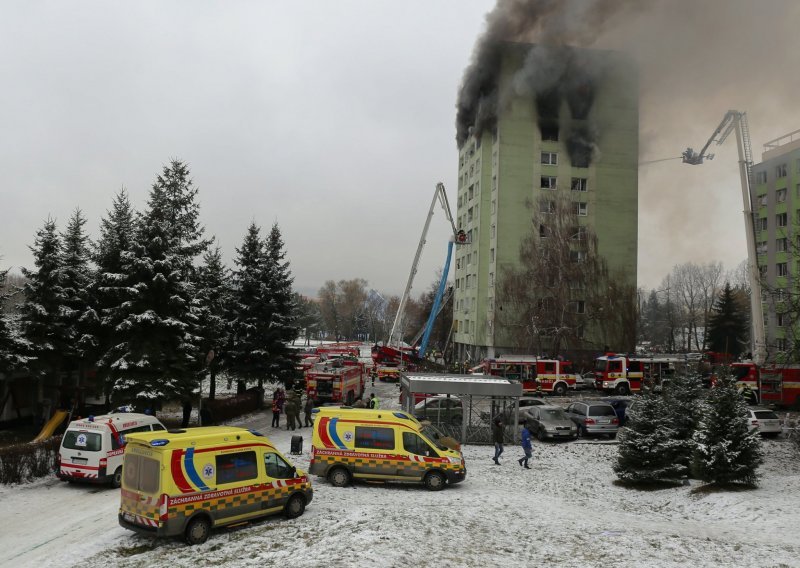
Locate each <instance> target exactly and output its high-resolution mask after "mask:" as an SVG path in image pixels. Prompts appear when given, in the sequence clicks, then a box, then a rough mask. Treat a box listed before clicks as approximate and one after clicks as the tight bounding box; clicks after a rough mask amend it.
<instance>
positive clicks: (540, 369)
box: [472, 355, 578, 396]
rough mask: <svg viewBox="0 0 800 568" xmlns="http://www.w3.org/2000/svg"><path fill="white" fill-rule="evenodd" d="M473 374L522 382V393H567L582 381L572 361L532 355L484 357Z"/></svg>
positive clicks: (562, 394)
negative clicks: (575, 371) (579, 380)
mask: <svg viewBox="0 0 800 568" xmlns="http://www.w3.org/2000/svg"><path fill="white" fill-rule="evenodd" d="M472 373H474V374H483V375H492V376H495V377H503V378H506V379H510V380H513V381H521V382H522V392H523V393H527V394H531V393H535V392H540V391H541V392H549V393H552V394H555V395H558V396H564V395H565V394H567V391H568V390H569V389H575V385H576V384H577V383H578V376H577V375H576V374H575V373H574V372H573V370H572V363H570V362H569V361H560V360H558V359H539V358H538V357H534V356H531V355H520V356H513V355H512V356H507V357H502V358H496V359H484V360H483V361H482V362H481V364H480V365H478V366H477V367H474V368H473V369H472Z"/></svg>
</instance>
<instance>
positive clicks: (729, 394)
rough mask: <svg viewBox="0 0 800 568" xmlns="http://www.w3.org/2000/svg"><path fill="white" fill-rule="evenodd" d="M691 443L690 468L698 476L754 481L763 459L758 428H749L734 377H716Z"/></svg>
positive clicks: (720, 481) (719, 481)
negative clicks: (693, 449) (752, 429)
mask: <svg viewBox="0 0 800 568" xmlns="http://www.w3.org/2000/svg"><path fill="white" fill-rule="evenodd" d="M694 442H695V444H696V450H695V453H694V459H693V461H692V469H693V473H694V475H695V476H696V477H697V478H698V479H702V480H703V481H706V482H708V483H714V484H717V485H727V484H731V483H743V484H745V485H749V486H755V485H756V484H757V482H758V474H757V469H758V466H759V465H761V463H762V462H763V461H764V459H763V451H762V449H761V440H760V439H759V438H758V431H757V430H754V431H752V432H750V431H749V430H748V424H747V406H746V403H745V401H744V399H743V398H742V397H741V396H740V395H739V392H738V391H737V388H736V379H735V378H734V377H732V376H721V377H720V378H718V379H717V383H716V385H715V387H714V388H712V389H711V391H710V392H709V395H708V399H707V404H706V408H705V411H704V413H703V416H702V418H701V420H700V424H699V427H698V430H697V432H696V433H695V435H694Z"/></svg>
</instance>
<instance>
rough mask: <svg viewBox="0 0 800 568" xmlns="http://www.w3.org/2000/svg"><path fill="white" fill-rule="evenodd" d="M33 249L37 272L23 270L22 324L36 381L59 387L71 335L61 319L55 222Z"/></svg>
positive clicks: (38, 234)
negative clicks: (43, 379) (49, 378)
mask: <svg viewBox="0 0 800 568" xmlns="http://www.w3.org/2000/svg"><path fill="white" fill-rule="evenodd" d="M30 249H31V252H32V253H33V259H34V265H35V267H36V268H35V269H34V270H31V269H28V268H23V269H22V274H23V275H24V276H25V277H26V278H27V279H28V280H27V282H26V283H25V285H24V287H23V292H24V300H23V302H22V304H20V306H19V311H20V318H19V323H20V327H21V330H22V333H23V337H24V338H25V340H26V341H27V344H28V347H29V351H28V353H27V355H28V356H29V357H30V360H29V361H28V368H29V369H30V371H31V372H32V374H33V375H34V376H35V377H37V378H42V377H45V376H49V377H51V378H52V380H53V383H54V384H58V379H59V377H60V373H61V368H62V364H63V354H64V352H65V351H66V350H67V341H68V335H67V333H66V330H65V327H64V320H63V318H62V317H61V311H62V309H64V299H65V296H64V290H63V289H62V287H61V283H60V277H61V270H60V268H61V239H60V238H59V236H58V233H57V232H56V223H55V221H54V220H52V219H50V218H48V219H47V221H45V223H44V225H43V226H42V228H41V229H39V230H38V231H37V232H36V240H35V241H34V244H33V246H31V247H30Z"/></svg>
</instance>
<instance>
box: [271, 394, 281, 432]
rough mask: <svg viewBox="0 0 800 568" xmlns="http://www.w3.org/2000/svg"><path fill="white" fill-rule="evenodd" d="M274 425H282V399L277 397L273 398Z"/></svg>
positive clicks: (278, 426) (277, 426)
mask: <svg viewBox="0 0 800 568" xmlns="http://www.w3.org/2000/svg"><path fill="white" fill-rule="evenodd" d="M272 427H273V428H280V427H281V401H280V400H279V399H278V398H277V397H275V398H273V399H272Z"/></svg>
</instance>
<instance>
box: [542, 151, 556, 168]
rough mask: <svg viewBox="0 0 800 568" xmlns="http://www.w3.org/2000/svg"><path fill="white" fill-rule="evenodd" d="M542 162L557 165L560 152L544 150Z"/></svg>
mask: <svg viewBox="0 0 800 568" xmlns="http://www.w3.org/2000/svg"><path fill="white" fill-rule="evenodd" d="M542 163H543V164H545V165H548V166H557V165H558V154H557V153H555V152H542Z"/></svg>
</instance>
